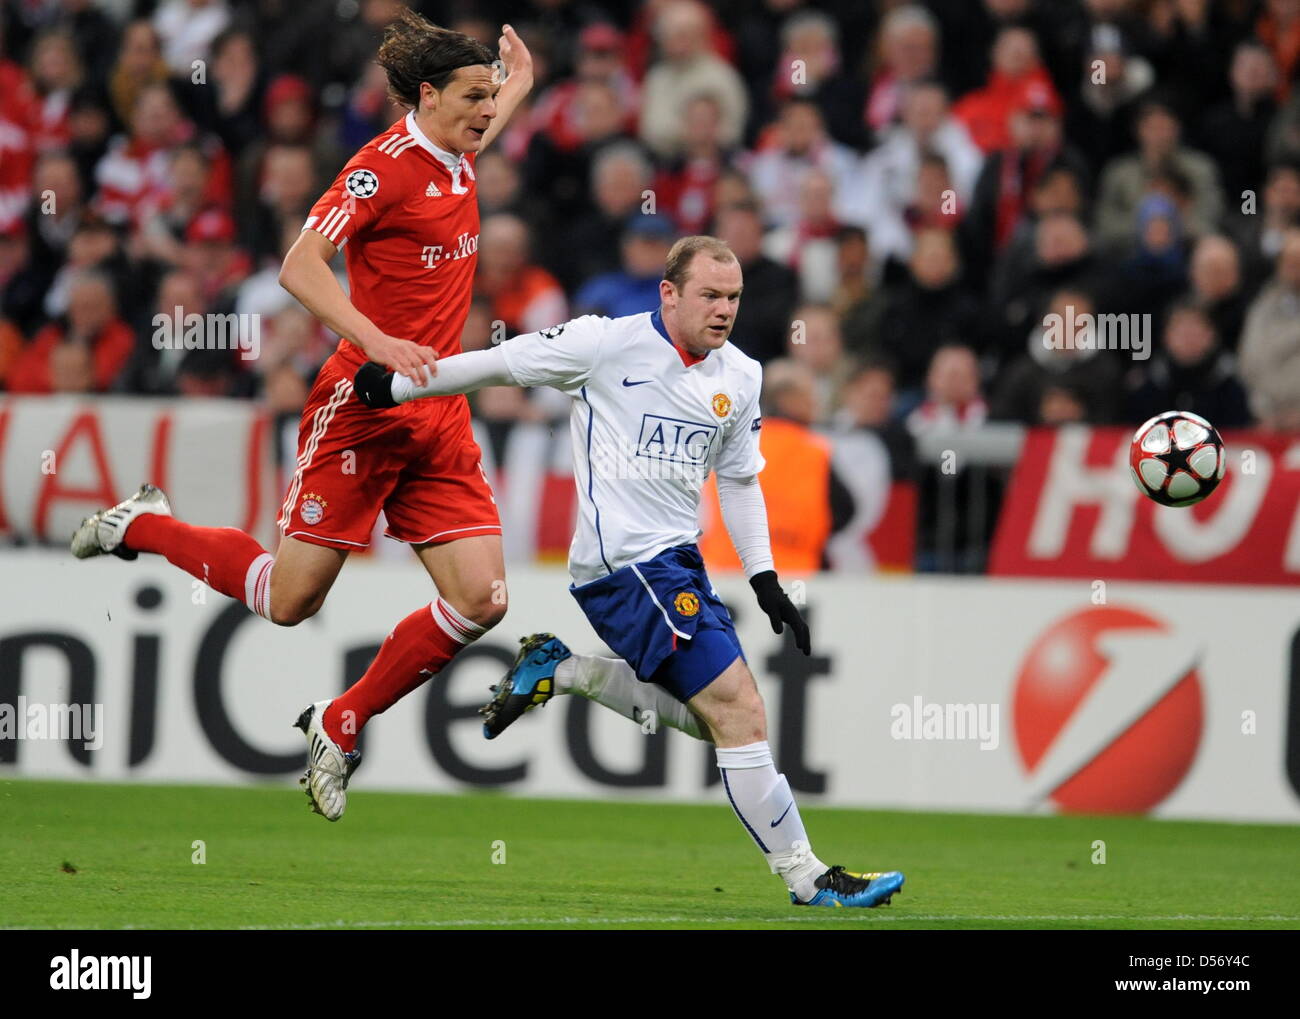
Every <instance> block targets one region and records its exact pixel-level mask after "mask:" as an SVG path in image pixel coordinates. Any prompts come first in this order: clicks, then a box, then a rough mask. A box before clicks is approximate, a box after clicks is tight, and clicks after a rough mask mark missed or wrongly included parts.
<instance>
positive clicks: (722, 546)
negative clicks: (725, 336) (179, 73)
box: [700, 358, 854, 576]
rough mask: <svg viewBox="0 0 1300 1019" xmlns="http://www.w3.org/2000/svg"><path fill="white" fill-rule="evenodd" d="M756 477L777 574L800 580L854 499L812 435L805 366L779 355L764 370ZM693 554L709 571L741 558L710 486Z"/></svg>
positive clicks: (810, 387) (822, 442) (817, 561)
mask: <svg viewBox="0 0 1300 1019" xmlns="http://www.w3.org/2000/svg"><path fill="white" fill-rule="evenodd" d="M762 411H763V429H762V431H761V432H760V433H759V439H758V443H759V449H760V451H761V452H762V454H763V459H764V460H765V461H766V462H767V466H766V467H764V468H763V473H762V474H760V475H759V477H758V480H759V485H760V486H761V487H762V489H763V499H764V502H765V503H766V504H767V525H768V530H769V532H770V533H771V535H772V559H773V561H774V562H775V565H776V569H777V570H778V572H782V573H784V574H789V575H794V576H801V575H807V574H809V573H814V572H816V571H817V570H820V569H822V568H823V566H824V565H825V556H826V543H827V542H828V541H829V540H830V538H831V535H833V534H834V533H835V532H836V531H838V530H840V529H841V528H843V527H844V525H845V524H847V523H848V522H849V520H850V519H852V517H853V512H854V507H853V497H852V495H851V493H850V492H849V490H848V489H847V488H846V487H845V485H844V482H843V481H842V480H841V479H840V478H839V477H838V475H837V474H836V472H835V470H834V469H833V467H832V463H831V459H832V451H831V444H830V442H829V441H828V440H827V439H825V438H824V437H823V436H821V435H818V434H817V433H816V432H814V431H813V430H812V424H813V422H814V421H816V420H817V418H818V417H819V416H820V413H821V409H820V407H819V406H818V400H817V386H816V379H815V378H814V377H813V373H812V371H811V370H809V369H808V368H807V367H806V366H804V365H801V364H799V363H797V362H794V361H790V360H786V359H784V358H778V359H777V360H775V361H772V362H771V363H770V364H768V365H767V367H766V368H765V370H764V372H763V395H762ZM704 502H705V509H704V514H703V515H704V517H705V525H706V526H705V533H704V535H703V536H702V537H701V540H700V551H701V553H702V554H703V555H704V558H705V559H706V560H707V561H708V563H709V569H711V570H722V571H726V570H735V569H738V568H739V566H740V560H739V558H738V557H737V556H736V553H735V550H734V549H732V548H731V542H730V541H729V540H728V538H727V532H726V528H725V527H724V526H723V525H722V522H721V516H722V514H721V510H720V508H719V505H718V496H717V487H716V484H715V483H714V482H712V481H710V483H709V485H708V487H707V489H706V492H705V496H704Z"/></svg>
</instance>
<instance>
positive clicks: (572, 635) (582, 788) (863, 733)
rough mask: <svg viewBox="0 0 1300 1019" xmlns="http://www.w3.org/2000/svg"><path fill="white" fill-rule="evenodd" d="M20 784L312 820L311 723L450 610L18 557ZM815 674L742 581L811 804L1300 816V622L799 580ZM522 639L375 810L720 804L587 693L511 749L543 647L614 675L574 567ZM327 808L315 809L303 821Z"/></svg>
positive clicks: (1177, 597)
mask: <svg viewBox="0 0 1300 1019" xmlns="http://www.w3.org/2000/svg"><path fill="white" fill-rule="evenodd" d="M0 576H3V578H4V581H5V582H4V584H3V585H2V586H0V776H4V777H21V776H40V777H58V778H68V779H102V780H112V781H139V782H203V783H212V782H216V783H240V782H265V783H272V784H276V785H280V786H283V787H284V790H285V798H286V800H285V809H286V810H295V809H303V810H304V811H305V809H306V808H305V806H304V802H305V801H303V798H302V796H301V793H300V792H299V791H298V788H297V786H296V779H297V776H298V775H299V774H300V773H301V771H302V769H303V766H304V760H305V742H304V740H303V738H302V735H301V733H299V732H298V730H296V729H294V728H293V727H292V724H293V721H294V720H295V719H296V718H297V716H298V713H299V712H300V711H301V710H302V708H303V707H305V706H306V705H307V704H308V703H310V702H312V701H314V700H319V699H322V698H324V697H328V696H331V695H333V694H335V693H336V692H338V691H340V690H342V689H343V688H344V687H345V686H346V685H348V684H349V683H350V682H351V681H353V680H354V679H355V678H356V677H358V676H359V675H360V674H361V673H362V672H363V671H364V669H365V668H366V666H367V665H368V663H369V662H370V660H371V658H372V657H373V655H374V653H375V650H376V647H377V646H378V644H379V643H380V642H381V641H382V640H383V639H384V637H385V635H386V634H387V633H388V631H389V629H390V628H391V626H392V625H393V624H394V623H395V622H396V621H397V620H398V619H400V618H402V617H403V616H405V615H406V614H407V613H408V612H410V611H411V610H412V609H414V608H416V607H418V606H419V605H422V604H426V603H427V602H428V601H429V600H430V599H431V598H432V597H433V591H432V588H431V586H430V584H429V582H428V580H427V578H426V577H425V575H424V573H423V571H422V570H421V569H420V568H419V566H418V564H417V563H416V562H415V561H414V560H412V561H411V563H410V564H409V565H406V564H401V563H387V562H373V561H372V562H358V563H349V564H348V565H347V566H346V567H345V569H344V571H343V573H342V575H341V576H340V578H339V580H338V582H337V583H336V585H335V587H334V589H333V591H332V592H331V593H330V596H329V598H328V600H327V601H326V603H325V606H324V608H323V609H322V610H321V612H320V613H319V614H318V615H317V616H315V617H314V618H312V619H310V620H308V621H307V622H305V623H302V624H301V625H299V626H297V627H293V628H280V627H275V626H273V625H271V624H269V623H267V622H266V621H264V620H262V619H260V618H258V617H256V616H253V615H251V614H250V613H248V612H247V611H246V610H245V609H244V608H243V606H241V605H238V604H236V603H233V602H231V601H229V600H227V599H225V598H223V597H222V596H220V595H218V594H216V593H214V592H212V591H211V590H209V589H207V588H206V587H205V586H204V585H203V584H202V583H200V582H197V581H193V580H191V578H190V577H188V576H186V575H184V574H181V573H179V571H177V570H175V569H173V568H171V567H169V566H167V564H166V563H164V562H162V561H161V560H158V559H156V558H154V557H141V559H140V560H138V561H137V562H135V563H123V562H121V561H119V560H117V559H115V558H112V557H104V558H102V559H95V560H88V561H84V562H82V561H77V560H74V559H73V558H72V557H71V556H68V555H61V554H59V553H56V552H45V551H31V552H10V553H5V554H3V555H0ZM786 580H787V585H788V586H789V587H790V590H791V592H792V595H793V596H794V597H795V598H796V600H800V601H802V602H803V603H804V608H805V611H806V612H807V614H808V617H809V620H810V623H811V626H812V633H813V654H812V656H811V657H804V656H803V655H802V654H801V653H799V652H798V651H797V650H796V649H795V648H794V647H793V645H792V644H791V643H790V642H789V639H788V635H787V637H778V636H776V635H775V634H773V633H772V631H771V628H770V626H769V624H768V621H767V619H766V617H765V616H763V615H762V614H761V613H760V612H759V611H758V608H757V606H756V605H755V604H754V602H753V596H752V593H751V592H750V590H749V588H748V585H746V584H745V583H744V581H743V580H739V581H735V580H731V579H727V580H720V581H719V582H718V585H717V586H718V591H719V594H720V595H721V596H722V597H723V598H724V600H726V601H727V603H728V604H729V605H730V606H732V608H733V610H734V614H735V616H736V619H737V628H738V632H739V634H740V637H741V640H742V643H743V644H744V647H745V650H746V654H747V657H748V660H749V663H750V665H751V667H752V668H753V669H754V671H755V673H756V675H757V676H758V679H759V685H760V688H761V691H762V693H763V697H764V700H765V702H766V705H767V711H768V725H769V735H770V738H771V740H772V742H773V744H774V747H775V750H776V753H777V760H778V765H779V767H780V768H781V770H782V771H784V773H785V774H786V776H787V777H788V779H789V781H790V784H791V786H792V787H793V788H794V789H796V790H797V791H798V792H799V793H800V799H801V801H803V800H807V801H808V802H813V803H823V804H831V805H843V806H859V807H871V806H879V807H908V808H917V809H946V810H970V811H1007V812H1038V811H1048V812H1052V811H1070V812H1083V813H1117V812H1118V813H1150V814H1154V815H1157V816H1164V817H1186V818H1217V819H1239V820H1263V821H1284V822H1296V821H1300V678H1297V677H1300V600H1297V599H1295V598H1293V597H1290V596H1289V592H1286V591H1282V590H1279V589H1264V588H1255V589H1248V588H1234V587H1227V586H1220V587H1218V588H1216V589H1215V591H1214V596H1213V597H1207V596H1206V594H1205V592H1204V591H1195V590H1192V589H1190V588H1188V587H1186V586H1179V585H1148V584H1137V583H1124V582H1115V581H1105V580H1089V581H1073V582H1046V581H1008V580H997V579H993V580H990V579H983V578H972V579H931V578H897V579H876V580H864V579H852V578H845V577H836V576H830V575H822V576H816V577H811V578H806V579H804V580H802V581H800V580H798V578H786ZM509 585H510V610H509V614H508V615H507V616H506V619H505V621H504V622H503V623H502V624H501V625H500V626H499V627H498V628H497V629H496V630H494V631H492V632H491V633H489V634H488V635H487V636H486V637H485V638H483V639H482V640H480V641H479V642H478V643H477V644H474V645H472V646H471V647H469V648H467V649H466V650H465V651H464V652H463V653H462V654H461V655H460V656H459V657H458V658H457V659H455V660H454V661H453V663H452V664H451V665H450V666H449V667H448V668H447V669H446V670H444V672H443V673H441V674H440V675H438V676H436V677H435V678H434V679H433V680H432V681H431V682H429V683H427V684H426V685H425V686H423V687H421V688H420V689H418V690H417V691H416V692H415V693H413V694H412V695H410V696H409V697H407V698H406V699H405V700H403V701H401V702H400V703H398V704H397V705H395V706H394V707H393V708H391V709H390V710H389V711H388V712H387V713H385V714H384V715H382V716H379V717H377V718H376V719H375V720H374V721H372V723H371V724H370V725H369V726H368V727H367V729H366V731H365V733H364V734H363V750H364V762H363V764H362V766H361V768H360V769H359V770H358V772H357V774H356V776H355V778H354V779H353V784H352V792H353V795H356V796H364V795H365V793H366V791H367V790H372V789H373V790H379V789H403V790H417V791H418V790H427V791H439V792H449V791H457V790H465V789H471V788H496V789H502V790H505V791H507V792H509V793H512V794H517V795H527V796H572V797H611V796H617V797H623V796H628V795H632V796H640V797H644V798H649V799H673V800H687V801H700V802H716V801H717V799H718V797H719V795H720V791H719V789H718V788H716V786H717V782H718V779H717V768H716V765H715V763H714V758H713V753H712V749H711V748H710V747H709V746H707V745H705V744H703V743H700V742H699V741H696V740H693V739H691V738H689V737H686V736H684V735H682V734H681V733H678V732H676V731H673V730H668V729H658V727H657V726H656V725H654V724H653V723H652V724H650V725H646V724H644V720H643V724H640V725H637V724H634V723H632V722H631V721H629V720H627V719H625V718H622V717H619V716H617V715H615V714H613V713H612V712H610V711H609V710H607V709H606V708H604V707H602V706H600V705H598V704H595V703H592V702H589V701H586V700H583V699H581V698H578V697H574V696H563V697H557V698H555V699H554V700H553V701H552V702H551V703H549V704H547V705H546V706H545V707H544V708H540V709H538V710H535V711H533V712H530V713H529V714H528V715H527V716H525V717H524V718H523V719H521V720H520V721H519V722H517V723H516V724H515V725H513V726H512V727H511V728H510V729H509V730H507V731H506V732H505V733H503V734H502V735H501V737H500V738H498V739H496V740H493V741H491V742H488V741H486V740H484V739H483V737H482V733H481V726H480V724H479V720H478V716H477V709H478V707H479V706H480V705H481V704H482V703H484V701H485V700H486V699H487V697H488V696H489V695H488V689H487V688H488V686H489V685H490V684H491V683H494V682H496V681H497V680H498V679H499V678H500V677H501V675H502V673H503V672H504V670H505V669H506V668H507V667H508V665H509V663H510V661H511V660H512V658H513V655H514V650H515V648H516V646H517V644H516V641H517V639H518V637H519V636H520V635H522V634H526V633H531V632H534V631H537V630H549V631H551V632H554V633H556V634H558V635H559V636H560V637H561V638H562V639H563V640H565V641H566V642H567V643H568V644H569V645H570V646H571V647H572V648H573V649H574V650H575V651H577V652H580V653H608V652H607V651H605V649H604V648H603V647H602V646H601V644H600V642H599V641H598V640H597V638H596V637H595V636H594V634H593V633H592V631H591V628H590V626H589V625H588V623H587V622H586V620H585V619H584V618H583V616H582V615H581V613H580V612H579V611H578V609H577V606H576V604H575V603H574V602H573V600H572V598H571V597H570V596H569V594H568V591H567V578H566V576H565V574H564V573H563V571H561V570H548V569H527V570H524V569H520V570H514V571H512V573H511V574H510V578H509ZM300 801H302V802H300Z"/></svg>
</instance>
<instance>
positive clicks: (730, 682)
mask: <svg viewBox="0 0 1300 1019" xmlns="http://www.w3.org/2000/svg"><path fill="white" fill-rule="evenodd" d="M743 678H744V679H747V681H742V677H739V676H734V675H733V676H726V675H724V676H720V677H718V679H717V680H715V681H714V683H713V684H711V685H710V686H709V687H707V688H706V690H707V691H708V693H707V696H705V697H701V698H698V699H697V700H694V701H692V704H691V707H692V709H693V710H694V711H696V713H697V714H699V715H700V716H701V717H702V718H703V719H704V720H705V722H706V723H707V724H708V726H709V729H710V730H711V731H712V733H713V734H714V736H715V737H716V741H717V742H719V743H725V744H726V745H728V746H744V745H746V744H749V743H759V742H762V741H763V740H765V739H767V712H766V710H765V709H764V707H763V698H762V697H761V696H760V695H759V692H758V687H757V686H755V685H754V681H753V680H752V679H748V677H743ZM715 687H716V689H715Z"/></svg>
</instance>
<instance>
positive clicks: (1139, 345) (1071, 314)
mask: <svg viewBox="0 0 1300 1019" xmlns="http://www.w3.org/2000/svg"><path fill="white" fill-rule="evenodd" d="M1152 336H1153V332H1152V327H1151V316H1150V315H1146V314H1143V315H1137V314H1132V315H1115V314H1110V315H1094V314H1093V313H1092V312H1090V311H1084V312H1077V313H1076V312H1075V310H1074V306H1073V305H1068V306H1067V307H1066V309H1065V314H1064V315H1058V314H1057V313H1056V312H1050V313H1049V314H1047V315H1044V316H1043V346H1044V347H1045V348H1046V349H1048V350H1127V351H1130V352H1131V354H1132V357H1133V360H1134V361H1145V360H1146V359H1147V358H1149V357H1150V356H1151V337H1152Z"/></svg>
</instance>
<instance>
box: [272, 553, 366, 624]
mask: <svg viewBox="0 0 1300 1019" xmlns="http://www.w3.org/2000/svg"><path fill="white" fill-rule="evenodd" d="M347 559H348V554H347V553H346V552H344V551H343V550H342V549H338V548H327V547H326V546H324V545H313V544H311V543H309V542H306V541H300V540H298V539H297V538H287V537H286V538H281V539H280V545H279V548H277V549H276V552H275V560H274V562H273V563H272V565H271V571H270V574H269V576H268V578H267V583H268V585H269V590H270V613H271V622H273V623H278V624H279V625H280V626H296V625H297V624H298V623H301V622H302V621H303V620H304V619H310V618H311V617H312V616H314V615H315V614H316V613H317V612H319V611H320V607H321V605H323V604H324V603H325V596H326V595H327V594H329V591H330V588H331V587H333V586H334V581H335V580H337V579H338V575H339V571H340V570H341V569H343V564H344V563H345V562H347Z"/></svg>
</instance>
